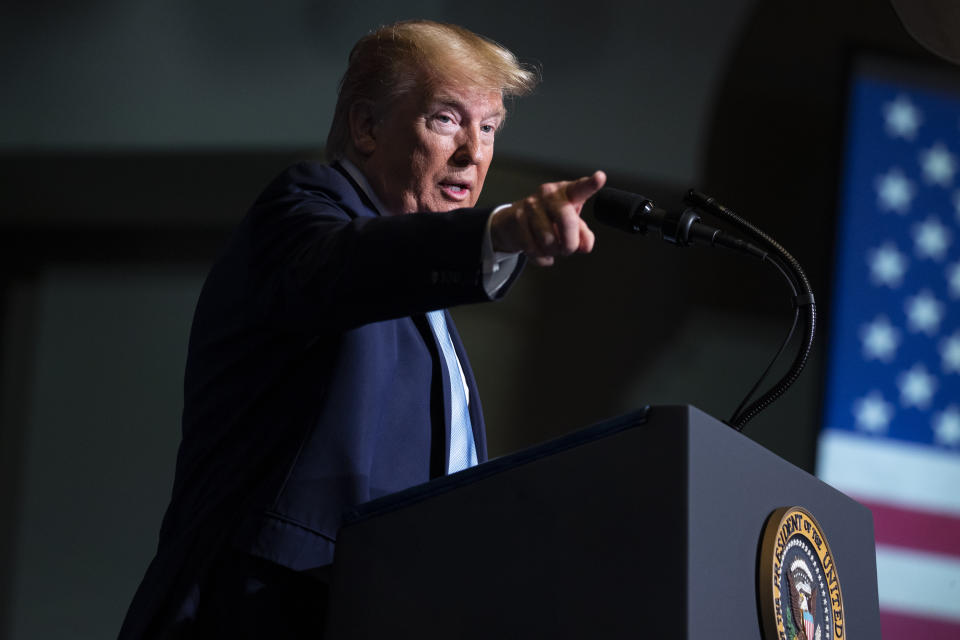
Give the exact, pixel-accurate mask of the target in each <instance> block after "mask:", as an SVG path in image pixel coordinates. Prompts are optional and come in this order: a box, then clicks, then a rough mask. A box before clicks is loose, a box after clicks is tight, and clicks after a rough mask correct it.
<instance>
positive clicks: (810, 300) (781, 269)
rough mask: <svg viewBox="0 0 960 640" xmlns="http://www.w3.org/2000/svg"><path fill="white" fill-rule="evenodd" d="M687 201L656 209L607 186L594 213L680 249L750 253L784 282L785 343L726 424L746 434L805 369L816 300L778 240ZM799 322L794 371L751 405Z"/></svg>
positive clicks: (710, 204)
mask: <svg viewBox="0 0 960 640" xmlns="http://www.w3.org/2000/svg"><path fill="white" fill-rule="evenodd" d="M684 202H685V203H686V204H687V205H689V207H690V208H688V209H686V210H685V211H683V212H682V213H671V212H667V211H664V210H663V209H659V208H657V207H656V206H655V205H654V204H653V202H652V201H650V200H649V199H647V198H644V197H643V196H640V195H637V194H633V193H629V192H626V191H620V190H618V189H611V188H605V189H601V190H600V192H599V193H598V194H597V195H596V197H595V200H594V212H595V214H596V216H597V219H598V220H600V221H601V222H604V223H605V224H609V225H610V226H613V227H616V228H618V229H621V230H622V231H627V232H628V233H641V234H646V233H647V231H649V230H650V229H654V230H657V231H658V232H659V235H660V237H661V238H663V239H664V240H666V241H668V242H671V243H673V244H676V245H679V246H689V245H691V244H701V245H709V246H722V247H726V248H728V249H732V250H734V251H738V252H741V253H746V254H749V255H752V256H754V257H756V258H759V259H760V260H761V261H763V262H767V263H769V264H771V265H773V267H774V268H775V269H776V270H777V272H778V273H780V275H781V276H782V277H783V279H784V280H785V281H786V283H787V286H788V287H789V288H790V292H791V295H792V302H793V323H792V324H791V327H790V331H789V332H788V333H787V337H786V339H785V340H784V341H783V343H782V344H781V345H780V348H779V350H778V351H777V352H776V354H775V355H774V356H773V359H772V360H771V361H770V364H769V365H767V368H766V369H765V370H764V372H763V373H762V374H761V375H760V378H759V379H758V380H757V382H756V383H755V384H754V385H753V387H752V388H751V389H750V391H749V392H748V393H747V395H746V396H745V397H744V399H743V401H741V403H740V404H739V406H737V408H736V409H735V410H734V412H733V414H732V415H731V416H730V418H729V419H728V420H727V421H726V423H727V424H728V425H730V426H731V427H733V428H734V429H736V430H737V431H742V430H743V427H744V426H745V425H746V424H747V423H748V422H749V421H750V420H752V419H753V418H754V417H756V416H757V414H759V413H760V412H761V411H763V410H764V409H766V408H767V407H769V406H770V405H771V404H773V403H774V402H776V400H777V399H778V398H779V397H780V396H782V395H783V394H784V392H785V391H786V390H787V389H789V388H790V386H791V385H792V384H793V383H794V382H795V381H796V379H797V378H798V377H799V376H800V372H801V371H803V368H804V366H806V364H807V359H808V358H809V357H810V351H811V349H812V347H813V336H814V333H815V331H816V321H817V306H816V303H815V301H814V296H813V289H812V288H811V287H810V281H809V280H808V279H807V275H806V274H805V273H804V272H803V269H802V268H801V267H800V263H799V262H797V260H796V258H794V257H793V256H792V255H790V253H789V252H788V251H787V250H786V249H784V248H783V247H782V246H781V245H780V244H779V243H778V242H777V241H776V240H774V239H773V238H771V237H770V236H769V235H767V234H766V233H764V232H763V231H761V230H760V229H758V228H757V227H755V226H754V225H753V224H751V223H750V222H748V221H746V220H745V219H744V218H742V217H740V216H739V215H737V214H736V213H734V212H733V211H731V210H730V209H728V208H726V207H725V206H723V205H722V204H720V203H719V202H717V201H716V200H715V199H713V198H711V197H710V196H707V195H704V194H702V193H699V192H697V191H694V190H693V189H691V190H690V191H689V192H688V193H687V194H686V196H685V197H684ZM701 213H702V214H709V215H712V216H713V217H715V218H718V219H720V220H722V221H724V222H726V223H727V224H728V225H729V226H732V227H734V228H735V229H736V230H737V231H738V232H739V233H741V234H743V235H744V236H745V237H746V239H744V238H740V237H738V236H737V235H736V234H732V233H730V232H728V231H724V230H722V229H718V228H715V227H711V226H709V225H706V224H704V223H703V222H701V217H700V214H701ZM801 318H802V319H803V337H802V339H801V341H800V345H799V349H798V351H797V354H796V356H795V357H794V359H793V362H792V363H791V365H790V368H789V369H788V370H787V372H786V373H785V374H784V375H783V376H782V377H781V378H780V380H778V381H777V383H776V384H774V385H773V387H771V388H770V389H769V390H768V391H767V392H766V393H764V394H763V395H762V396H760V397H759V398H757V399H756V400H754V401H753V402H751V398H753V397H754V395H755V394H756V392H757V390H758V389H759V388H760V385H761V384H763V381H764V380H765V379H766V377H767V375H768V374H769V373H770V371H771V370H772V369H773V366H774V364H775V363H776V362H777V360H778V359H779V358H780V356H781V354H782V353H783V351H784V349H786V347H787V345H788V344H789V343H790V341H791V339H792V338H793V335H794V334H795V333H796V329H797V325H798V324H799V323H800V320H801Z"/></svg>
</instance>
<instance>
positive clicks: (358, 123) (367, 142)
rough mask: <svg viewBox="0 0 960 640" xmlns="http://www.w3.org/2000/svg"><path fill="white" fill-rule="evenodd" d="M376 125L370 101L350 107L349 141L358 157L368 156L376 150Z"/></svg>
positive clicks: (357, 102) (362, 101) (359, 101)
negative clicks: (358, 154)
mask: <svg viewBox="0 0 960 640" xmlns="http://www.w3.org/2000/svg"><path fill="white" fill-rule="evenodd" d="M376 125H377V120H376V118H375V117H374V113H373V102H372V101H371V100H357V101H356V102H354V103H353V104H352V105H350V141H351V142H352V143H353V148H354V149H356V150H357V152H358V153H360V155H363V156H368V155H370V154H371V153H373V151H374V149H376V148H377V138H376Z"/></svg>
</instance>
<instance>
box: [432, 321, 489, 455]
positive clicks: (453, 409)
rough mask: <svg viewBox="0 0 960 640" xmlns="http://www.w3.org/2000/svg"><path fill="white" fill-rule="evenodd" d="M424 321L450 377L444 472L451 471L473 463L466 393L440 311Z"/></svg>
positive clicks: (475, 451)
mask: <svg viewBox="0 0 960 640" xmlns="http://www.w3.org/2000/svg"><path fill="white" fill-rule="evenodd" d="M427 321H428V322H429V323H430V328H431V329H433V334H434V335H435V336H436V338H437V342H438V343H439V344H440V351H442V352H443V361H444V364H445V366H446V367H447V378H448V379H449V380H450V455H449V462H447V473H454V472H456V471H460V470H461V469H466V468H467V467H472V466H475V465H476V464H477V445H476V443H474V441H473V423H472V422H471V421H470V408H469V407H468V406H467V394H466V391H465V390H464V388H463V376H462V374H461V373H460V361H459V360H458V359H457V353H456V351H454V349H453V342H452V341H451V340H450V332H449V331H448V330H447V321H446V319H445V318H444V316H443V311H442V310H440V311H430V312H428V313H427Z"/></svg>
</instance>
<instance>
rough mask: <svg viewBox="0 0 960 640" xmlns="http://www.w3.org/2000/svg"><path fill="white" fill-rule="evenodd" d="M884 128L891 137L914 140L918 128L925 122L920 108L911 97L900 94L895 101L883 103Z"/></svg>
mask: <svg viewBox="0 0 960 640" xmlns="http://www.w3.org/2000/svg"><path fill="white" fill-rule="evenodd" d="M883 117H884V128H885V129H886V130H887V134H888V135H889V136H890V137H891V138H904V139H905V140H913V139H914V138H915V137H916V136H917V129H918V128H919V127H920V123H921V122H923V116H922V115H921V114H920V110H919V109H917V108H916V107H915V106H913V103H912V102H910V98H908V97H907V96H905V95H903V94H900V95H898V96H897V97H896V99H895V100H894V101H893V102H888V103H886V104H885V105H883Z"/></svg>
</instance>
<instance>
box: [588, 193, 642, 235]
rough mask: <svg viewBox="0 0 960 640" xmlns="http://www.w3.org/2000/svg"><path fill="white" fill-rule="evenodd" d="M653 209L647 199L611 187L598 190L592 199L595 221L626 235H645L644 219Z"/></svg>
mask: <svg viewBox="0 0 960 640" xmlns="http://www.w3.org/2000/svg"><path fill="white" fill-rule="evenodd" d="M654 208H655V207H654V204H653V202H652V201H651V200H650V199H649V198H645V197H643V196H641V195H638V194H636V193H630V192H629V191H622V190H620V189H614V188H612V187H604V188H603V189H600V191H598V192H597V194H596V195H595V196H594V197H593V212H594V216H596V218H597V220H599V221H600V222H602V223H603V224H606V225H609V226H611V227H615V228H617V229H620V230H621V231H626V232H628V233H646V231H647V225H646V222H645V218H646V217H647V216H648V215H649V214H650V212H652V211H653V210H654Z"/></svg>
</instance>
